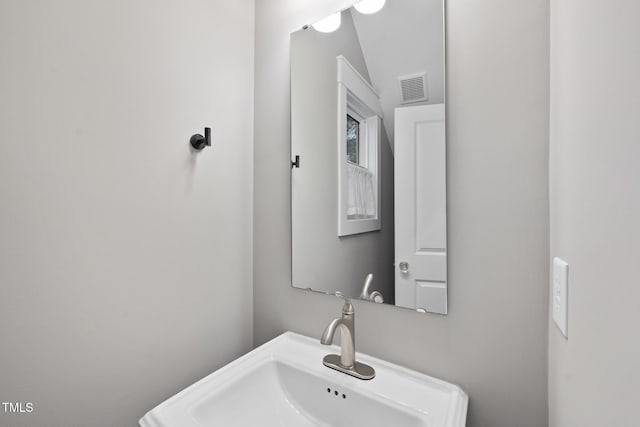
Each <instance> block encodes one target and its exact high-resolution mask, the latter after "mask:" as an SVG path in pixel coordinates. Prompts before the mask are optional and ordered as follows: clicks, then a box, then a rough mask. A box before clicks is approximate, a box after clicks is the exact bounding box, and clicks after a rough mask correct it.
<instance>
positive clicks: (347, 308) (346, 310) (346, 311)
mask: <svg viewBox="0 0 640 427" xmlns="http://www.w3.org/2000/svg"><path fill="white" fill-rule="evenodd" d="M353 313H355V310H354V308H353V304H351V301H349V300H348V299H346V298H344V305H343V306H342V315H343V316H346V315H353Z"/></svg>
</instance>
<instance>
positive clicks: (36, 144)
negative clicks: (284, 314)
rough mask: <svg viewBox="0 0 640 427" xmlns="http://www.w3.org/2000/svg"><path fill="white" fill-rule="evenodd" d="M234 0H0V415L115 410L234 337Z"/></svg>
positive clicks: (240, 129) (151, 393)
mask: <svg viewBox="0 0 640 427" xmlns="http://www.w3.org/2000/svg"><path fill="white" fill-rule="evenodd" d="M253 16H254V6H253V2H252V1H250V0H242V1H234V2H223V1H204V0H186V1H165V2H156V1H150V0H135V1H130V0H112V1H98V0H65V1H56V2H51V1H44V0H41V1H38V0H5V1H2V2H0V53H1V56H2V59H1V62H2V66H1V69H0V73H1V78H0V94H2V95H1V96H0V198H1V200H2V201H1V202H0V203H1V204H0V294H1V295H0V325H2V341H1V343H0V401H3V402H11V401H21V402H33V403H34V407H35V411H34V412H33V413H32V414H30V415H19V416H10V415H6V414H4V411H3V410H2V411H0V425H11V426H45V425H46V426H107V425H109V426H133V425H136V424H137V420H138V418H139V417H140V416H142V415H143V414H144V413H145V412H146V411H147V410H149V409H151V408H152V407H153V406H155V405H156V404H158V403H160V402H161V401H162V400H164V399H166V398H167V397H169V396H171V395H172V394H174V393H176V392H178V391H179V390H181V389H182V388H184V387H185V386H187V385H189V384H191V383H193V382H194V381H195V380H197V379H199V378H201V377H203V376H204V375H206V374H208V373H210V372H211V371H213V370H214V369H216V368H218V367H220V366H221V365H222V364H224V363H226V362H227V361H229V360H231V359H233V358H235V357H237V356H238V355H240V354H242V353H243V352H245V351H247V350H249V349H250V348H251V346H252V340H251V337H252V328H253V322H252V285H251V280H252V278H251V263H252V262H251V256H252V249H251V248H252V231H251V229H252V227H251V216H252V212H251V211H252V185H253V183H252V182H253V178H252V170H251V167H250V163H251V161H250V159H251V157H252V127H253V125H252V124H253V122H252V115H253V111H252V104H253V101H252V97H253V41H254V29H253V19H254V18H253ZM207 124H208V125H211V126H212V127H213V135H214V141H213V147H212V148H208V149H207V150H205V151H204V152H202V153H200V154H193V153H191V152H190V149H189V147H188V139H189V137H190V135H191V134H193V133H195V132H200V133H201V132H202V127H203V126H204V125H207ZM248 159H249V160H248ZM247 161H248V162H249V164H247Z"/></svg>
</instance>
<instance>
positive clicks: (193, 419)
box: [140, 332, 468, 427]
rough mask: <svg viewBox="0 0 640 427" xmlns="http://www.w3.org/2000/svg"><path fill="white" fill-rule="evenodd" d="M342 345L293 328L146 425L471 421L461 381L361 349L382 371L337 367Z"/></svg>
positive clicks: (454, 426)
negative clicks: (332, 359)
mask: <svg viewBox="0 0 640 427" xmlns="http://www.w3.org/2000/svg"><path fill="white" fill-rule="evenodd" d="M330 352H333V353H339V352H340V349H339V348H338V347H336V346H331V347H327V346H323V345H321V344H320V343H319V342H318V340H317V339H312V338H309V337H305V336H302V335H298V334H295V333H293V332H287V333H284V334H282V335H280V336H279V337H277V338H275V339H273V340H271V341H269V342H268V343H266V344H264V345H262V346H260V347H258V348H256V349H255V350H253V351H251V352H250V353H247V354H246V355H244V356H242V357H241V358H239V359H237V360H235V361H233V362H231V363H230V364H228V365H227V366H224V367H223V368H221V369H219V370H217V371H215V372H214V373H212V374H211V375H209V376H207V377H205V378H203V379H202V380H200V381H198V382H197V383H195V384H193V385H191V386H189V387H188V388H186V389H185V390H183V391H181V392H180V393H178V394H176V395H175V396H173V397H171V398H170V399H168V400H167V401H165V402H163V403H161V404H160V405H158V406H157V407H156V408H154V409H152V410H151V411H149V412H148V413H147V414H146V415H145V416H144V417H143V418H142V419H141V420H140V425H141V426H142V427H192V426H193V427H196V426H221V427H222V426H225V427H226V426H234V427H235V426H265V427H270V426H278V427H304V426H323V427H358V426H362V427H377V426H380V427H383V426H384V427H396V426H398V427H463V426H464V425H465V423H466V415H467V404H468V397H467V395H466V394H465V393H464V392H463V391H462V390H461V389H460V388H459V387H457V386H455V385H453V384H449V383H447V382H444V381H441V380H438V379H435V378H432V377H429V376H427V375H424V374H421V373H418V372H415V371H411V370H409V369H405V368H402V367H400V366H397V365H394V364H392V363H389V362H385V361H383V360H380V359H377V358H374V357H369V356H367V355H364V354H360V353H358V354H357V360H359V361H362V362H364V363H366V364H367V365H370V366H372V367H373V368H374V369H375V370H376V376H375V378H373V379H372V380H368V381H364V380H359V379H357V378H354V377H350V376H348V375H345V374H343V373H340V372H337V371H334V370H332V369H329V368H327V367H325V366H324V365H323V364H322V358H323V357H324V356H325V355H326V354H328V353H330Z"/></svg>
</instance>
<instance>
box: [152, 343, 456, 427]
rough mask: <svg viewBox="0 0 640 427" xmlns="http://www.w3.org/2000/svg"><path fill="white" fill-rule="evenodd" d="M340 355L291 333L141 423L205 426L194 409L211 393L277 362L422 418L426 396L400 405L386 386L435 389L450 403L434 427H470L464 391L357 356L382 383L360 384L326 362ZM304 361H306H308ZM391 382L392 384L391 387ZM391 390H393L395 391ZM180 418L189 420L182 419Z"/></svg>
mask: <svg viewBox="0 0 640 427" xmlns="http://www.w3.org/2000/svg"><path fill="white" fill-rule="evenodd" d="M292 349H293V351H290V352H289V354H287V353H286V352H285V353H283V350H292ZM296 352H298V353H296ZM339 352H340V349H339V347H337V346H335V345H334V346H323V345H321V344H320V343H319V340H318V339H314V338H309V337H307V336H304V335H300V334H297V333H294V332H285V333H283V334H282V335H279V336H278V337H276V338H274V339H272V340H271V341H269V342H267V343H265V344H263V345H262V346H260V347H257V348H255V349H254V350H252V351H250V352H249V353H247V354H245V355H243V356H241V357H240V358H238V359H236V360H234V361H232V362H231V363H229V364H227V365H225V366H223V367H222V368H220V369H218V370H217V371H215V372H213V373H212V374H209V375H208V376H206V377H205V378H203V379H201V380H199V381H198V382H196V383H194V384H192V385H191V386H189V387H187V388H185V389H184V390H182V391H181V392H179V393H177V394H176V395H174V396H173V397H171V398H169V399H167V400H166V401H164V402H163V403H161V404H160V405H158V406H156V407H155V408H153V409H152V410H150V411H149V412H148V413H147V414H146V415H145V416H144V417H142V418H141V419H140V426H141V427H170V426H171V427H173V426H175V425H180V426H184V427H187V426H194V427H195V426H201V425H202V424H200V423H199V422H198V421H197V420H196V419H195V418H193V417H192V414H190V412H191V409H192V408H193V407H194V405H196V404H197V403H198V402H199V401H202V400H203V399H204V398H206V396H207V394H208V393H211V391H212V390H215V389H216V388H217V387H220V386H224V385H226V384H228V383H230V382H233V381H234V380H237V378H239V377H238V375H239V376H242V373H243V372H246V371H248V370H250V369H251V368H253V367H255V366H258V365H260V364H263V363H265V361H267V360H275V361H278V362H282V363H285V364H288V365H290V366H292V367H294V368H298V369H300V370H303V371H306V372H308V373H310V374H312V375H316V376H318V375H320V376H322V378H323V379H326V380H327V381H331V382H333V383H335V384H339V385H341V386H345V387H347V386H348V387H349V388H350V389H351V390H354V391H357V392H359V393H363V394H366V395H370V396H372V397H374V398H377V399H379V398H386V399H388V401H389V402H393V404H394V405H396V404H399V405H404V406H405V407H406V408H411V411H412V412H416V413H419V414H420V413H424V414H427V412H431V411H433V410H434V409H433V406H432V407H431V408H429V407H428V402H424V403H423V401H422V399H421V396H416V397H415V398H413V397H411V396H409V395H408V394H406V393H405V395H404V396H403V398H408V399H409V401H399V400H397V399H394V398H392V396H390V395H389V394H388V393H387V390H388V388H385V387H389V384H390V383H389V381H391V382H392V383H393V384H391V386H393V385H394V384H396V383H397V382H398V381H400V383H402V382H404V383H405V385H407V384H408V385H409V386H413V385H415V387H418V388H421V389H424V391H428V389H431V390H432V391H433V393H439V394H444V395H446V396H447V401H448V405H447V406H448V407H447V408H446V416H445V418H446V422H444V424H438V425H433V427H464V426H465V425H466V414H467V407H468V400H469V399H468V396H467V394H466V393H465V392H464V391H462V389H460V387H458V386H456V385H454V384H451V383H448V382H445V381H442V380H439V379H437V378H433V377H431V376H428V375H425V374H422V373H420V372H417V371H413V370H410V369H408V368H404V367H402V366H398V365H395V364H392V363H389V362H387V361H384V360H382V359H378V358H375V357H372V356H368V355H366V354H362V353H357V355H356V358H357V360H359V361H362V362H363V363H366V364H368V365H370V366H373V367H374V369H376V373H377V375H376V378H374V379H372V380H368V381H365V380H359V379H357V378H353V377H350V376H348V375H346V374H343V373H340V372H338V371H335V370H333V369H329V368H327V367H326V366H324V365H322V361H321V360H322V357H323V356H324V355H326V354H329V353H339ZM300 353H302V354H300ZM300 356H302V358H301V357H300ZM385 381H386V382H387V384H385ZM391 388H392V389H393V387H391ZM421 406H422V407H421ZM190 408H191V409H190ZM440 411H442V408H440ZM441 415H442V413H441ZM180 416H182V417H187V418H189V419H188V420H185V419H184V418H179V417H180ZM425 416H426V415H425ZM178 419H179V420H180V421H179V424H178V423H177V422H178V421H177V420H178ZM425 420H426V418H425Z"/></svg>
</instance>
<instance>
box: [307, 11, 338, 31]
mask: <svg viewBox="0 0 640 427" xmlns="http://www.w3.org/2000/svg"><path fill="white" fill-rule="evenodd" d="M340 19H341V13H340V12H336V13H334V14H333V15H329V16H327V17H326V18H324V19H321V20H319V21H318V22H316V23H315V24H313V25H312V26H313V28H314V29H315V30H316V31H320V32H321V33H331V32H334V31H335V30H337V29H338V28H340Z"/></svg>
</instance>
